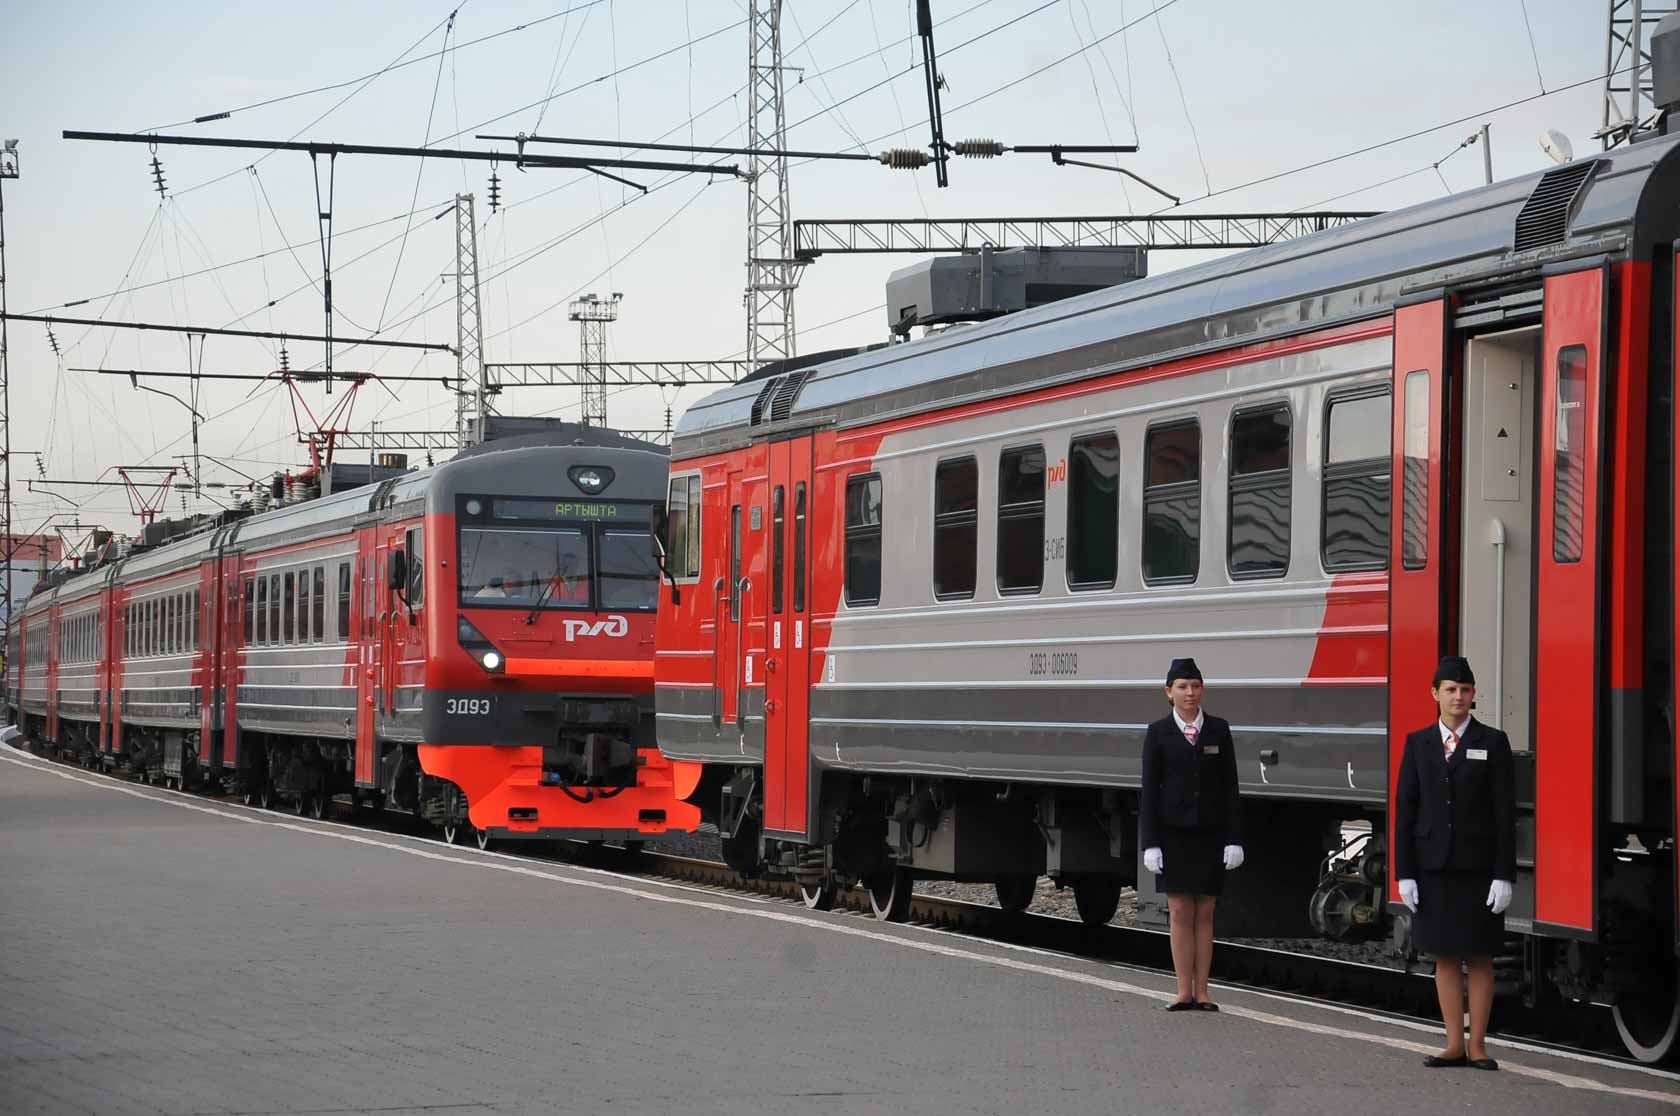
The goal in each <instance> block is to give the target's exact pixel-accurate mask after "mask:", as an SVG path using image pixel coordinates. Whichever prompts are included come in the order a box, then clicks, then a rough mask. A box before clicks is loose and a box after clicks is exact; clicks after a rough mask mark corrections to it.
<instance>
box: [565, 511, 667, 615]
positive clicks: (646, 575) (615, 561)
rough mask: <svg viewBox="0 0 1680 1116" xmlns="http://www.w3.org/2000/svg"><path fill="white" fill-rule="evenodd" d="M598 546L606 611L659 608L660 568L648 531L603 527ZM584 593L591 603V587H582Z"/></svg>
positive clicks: (601, 589) (602, 593) (597, 540)
mask: <svg viewBox="0 0 1680 1116" xmlns="http://www.w3.org/2000/svg"><path fill="white" fill-rule="evenodd" d="M595 545H596V548H597V551H596V552H597V554H598V556H599V561H600V579H599V580H600V591H601V607H602V608H622V609H637V610H641V611H648V612H651V611H653V610H654V609H656V608H658V607H659V567H658V566H657V565H655V564H654V561H653V540H652V538H651V537H650V536H649V535H648V532H647V531H646V530H639V531H636V530H628V531H627V530H616V531H615V530H608V529H604V528H603V529H602V531H601V533H600V534H599V535H598V536H597V537H596V540H595ZM585 580H587V579H585ZM580 591H581V593H582V596H583V598H584V599H586V600H587V599H588V595H589V594H588V587H587V585H580Z"/></svg>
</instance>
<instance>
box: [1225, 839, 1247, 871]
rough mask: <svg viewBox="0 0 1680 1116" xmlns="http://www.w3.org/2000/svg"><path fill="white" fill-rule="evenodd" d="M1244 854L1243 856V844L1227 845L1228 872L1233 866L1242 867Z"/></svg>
mask: <svg viewBox="0 0 1680 1116" xmlns="http://www.w3.org/2000/svg"><path fill="white" fill-rule="evenodd" d="M1242 856H1243V853H1242V846H1241V845H1226V846H1225V870H1226V871H1227V872H1229V871H1230V870H1231V869H1233V868H1241V867H1242Z"/></svg>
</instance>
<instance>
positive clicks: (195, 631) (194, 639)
mask: <svg viewBox="0 0 1680 1116" xmlns="http://www.w3.org/2000/svg"><path fill="white" fill-rule="evenodd" d="M203 604H204V602H203V601H202V600H201V599H200V598H199V595H198V590H197V589H194V590H193V592H192V626H191V629H190V630H191V633H192V636H191V639H190V641H189V643H188V644H187V646H188V647H190V648H191V649H192V650H194V651H197V650H198V640H199V628H198V610H199V609H200V608H201V607H203Z"/></svg>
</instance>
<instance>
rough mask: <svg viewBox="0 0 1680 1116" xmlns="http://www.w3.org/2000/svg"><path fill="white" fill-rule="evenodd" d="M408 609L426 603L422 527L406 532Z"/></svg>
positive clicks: (423, 535)
mask: <svg viewBox="0 0 1680 1116" xmlns="http://www.w3.org/2000/svg"><path fill="white" fill-rule="evenodd" d="M407 550H408V590H407V597H408V607H409V608H411V609H415V608H419V607H420V606H421V605H423V604H425V603H426V532H425V528H423V527H411V528H409V531H408V545H407Z"/></svg>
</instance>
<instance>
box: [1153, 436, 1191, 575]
mask: <svg viewBox="0 0 1680 1116" xmlns="http://www.w3.org/2000/svg"><path fill="white" fill-rule="evenodd" d="M1143 470H1144V471H1143V581H1144V584H1146V585H1161V584H1171V583H1188V582H1193V581H1195V580H1196V574H1197V572H1198V571H1199V570H1200V569H1201V564H1202V555H1201V546H1202V428H1201V426H1200V425H1199V424H1198V423H1197V422H1196V421H1195V420H1191V421H1189V422H1175V423H1172V424H1170V425H1166V426H1157V427H1154V428H1153V429H1151V430H1150V431H1149V433H1148V435H1147V436H1146V437H1145V439H1144V447H1143Z"/></svg>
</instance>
